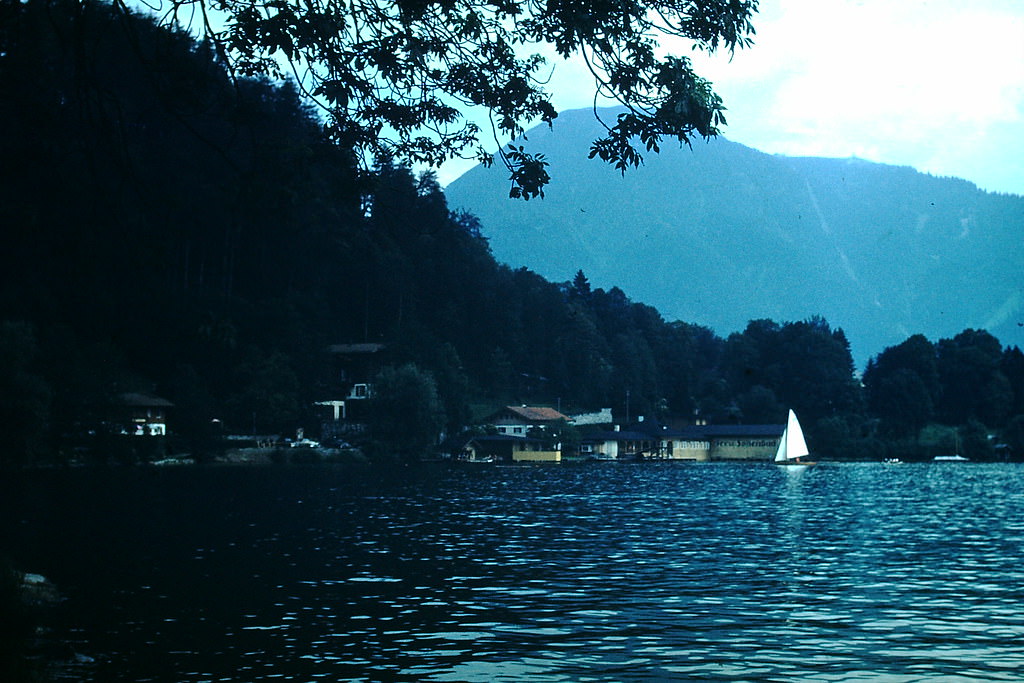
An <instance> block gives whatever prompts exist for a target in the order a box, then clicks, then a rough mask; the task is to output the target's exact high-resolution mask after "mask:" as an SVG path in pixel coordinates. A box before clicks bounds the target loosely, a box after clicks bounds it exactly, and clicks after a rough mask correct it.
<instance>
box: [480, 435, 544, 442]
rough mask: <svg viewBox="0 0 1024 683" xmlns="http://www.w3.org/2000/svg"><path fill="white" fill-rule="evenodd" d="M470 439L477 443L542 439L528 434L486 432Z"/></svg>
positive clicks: (535, 440)
mask: <svg viewBox="0 0 1024 683" xmlns="http://www.w3.org/2000/svg"><path fill="white" fill-rule="evenodd" d="M469 441H476V442H477V443H496V442H500V441H515V442H516V443H540V442H541V441H542V439H534V438H531V437H528V436H513V435H512V434H485V435H483V436H474V437H473V438H471V439H470V440H469ZM467 443H468V442H467Z"/></svg>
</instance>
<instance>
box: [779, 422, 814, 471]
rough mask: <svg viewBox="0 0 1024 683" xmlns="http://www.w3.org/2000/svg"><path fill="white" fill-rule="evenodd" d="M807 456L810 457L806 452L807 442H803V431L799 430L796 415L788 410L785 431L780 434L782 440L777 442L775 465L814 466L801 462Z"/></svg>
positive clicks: (811, 463) (810, 463)
mask: <svg viewBox="0 0 1024 683" xmlns="http://www.w3.org/2000/svg"><path fill="white" fill-rule="evenodd" d="M807 455H810V451H808V450H807V441H806V440H804V430H803V429H801V428H800V421H799V420H797V419H796V413H794V412H793V411H792V410H790V411H789V420H788V421H787V422H786V429H785V430H784V431H783V432H782V439H780V440H779V449H778V450H777V451H775V464H776V465H790V466H793V465H796V466H807V465H814V464H816V463H813V462H807V461H805V460H801V458H803V457H805V456H807Z"/></svg>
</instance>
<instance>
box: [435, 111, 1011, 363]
mask: <svg viewBox="0 0 1024 683" xmlns="http://www.w3.org/2000/svg"><path fill="white" fill-rule="evenodd" d="M600 113H601V115H602V117H604V118H605V119H606V120H614V116H615V111H614V110H603V111H601V112H600ZM599 132H600V124H599V123H598V122H597V121H595V119H594V117H593V112H592V111H591V110H589V109H588V110H576V111H570V112H566V113H563V114H562V115H560V116H559V118H558V119H557V120H556V122H555V126H554V128H553V130H549V129H548V128H547V127H546V126H542V127H538V128H535V129H533V130H531V131H529V132H528V133H527V135H526V136H525V140H524V141H523V142H522V144H524V146H526V148H527V150H529V151H533V152H540V153H543V154H544V155H546V157H547V159H548V161H549V162H550V163H551V169H552V177H553V180H552V182H551V184H550V186H549V187H548V188H547V190H546V198H544V199H543V200H538V201H530V202H522V201H516V200H506V199H504V197H505V196H506V195H507V182H508V181H507V178H506V173H505V169H504V168H503V167H501V166H500V164H497V165H495V167H492V168H489V169H488V168H484V167H480V166H478V167H476V168H473V169H471V170H470V171H469V172H467V173H466V174H464V175H463V176H462V177H460V178H458V179H457V180H455V181H454V182H452V183H451V184H450V185H449V186H448V187H447V188H446V190H445V193H446V195H447V198H448V202H449V205H450V206H451V207H452V208H453V209H459V208H461V209H465V210H466V211H469V212H470V213H473V214H475V215H476V216H477V217H478V218H480V220H481V222H482V224H483V233H484V234H485V235H486V236H487V237H488V238H489V240H490V244H491V248H492V250H493V253H494V255H495V256H496V257H497V258H498V259H499V260H500V261H504V262H506V263H508V264H510V265H512V266H526V267H528V268H530V269H532V270H535V271H537V272H538V273H539V274H541V275H543V276H545V277H547V278H549V279H552V280H555V281H565V280H569V279H571V278H572V277H573V275H574V273H575V272H576V271H577V270H580V269H581V270H583V272H584V273H585V274H586V276H587V277H588V279H589V280H590V281H591V282H592V283H593V284H594V285H595V286H599V287H606V288H607V287H612V286H618V287H620V288H621V289H623V290H624V291H625V293H626V294H627V295H628V296H629V297H630V298H632V299H633V300H638V301H642V302H644V303H647V304H650V305H652V306H654V307H656V308H657V309H658V310H659V311H660V312H661V313H662V314H663V315H664V316H665V317H666V318H668V319H679V320H683V321H686V322H693V323H698V324H701V325H706V326H709V327H711V328H712V329H714V330H715V331H716V332H718V333H719V334H723V335H725V334H728V333H730V332H732V331H737V330H741V329H743V328H744V327H745V325H746V323H747V322H748V321H749V320H752V319H758V318H770V319H773V320H778V321H788V320H802V319H805V318H808V317H810V316H814V315H821V316H824V317H825V318H826V319H827V320H828V321H829V322H830V323H831V324H832V325H833V326H836V327H841V328H843V330H844V331H845V332H846V334H847V336H848V337H849V339H850V343H851V346H852V350H853V353H854V357H855V358H856V359H857V362H858V364H859V365H862V364H863V363H864V362H865V361H866V359H867V358H868V357H869V356H872V355H875V354H877V353H879V352H880V351H882V350H883V349H884V348H885V347H887V346H891V345H893V344H897V343H899V342H901V341H903V340H904V339H906V338H907V337H908V336H910V335H911V334H916V333H921V334H924V335H926V336H928V337H930V338H933V339H935V338H940V337H947V336H952V335H954V334H956V333H958V332H959V331H961V330H963V329H965V328H967V327H973V328H984V329H987V330H988V331H990V332H991V333H992V334H994V335H995V336H996V337H997V338H999V340H1000V341H1001V342H1003V343H1004V344H1007V345H1024V327H1022V324H1024V284H1022V282H1024V281H1022V278H1021V274H1022V273H1024V249H1022V236H1024V198H1022V197H1020V196H1015V195H1000V194H992V193H987V192H983V191H981V190H979V189H978V188H977V187H976V186H974V185H973V184H972V183H970V182H968V181H965V180H960V179H955V178H937V177H933V176H930V175H926V174H922V173H919V172H917V171H915V170H914V169H912V168H909V167H898V166H888V165H883V164H877V163H872V162H867V161H863V160H861V159H856V158H851V159H822V158H796V157H785V156H779V155H769V154H765V153H762V152H759V151H757V150H755V149H751V148H749V147H745V146H743V145H740V144H737V143H734V142H730V141H728V140H725V139H722V138H718V139H715V140H712V141H710V142H707V143H705V142H703V141H697V142H694V144H693V147H692V149H691V148H688V147H685V146H683V147H675V146H673V145H670V144H668V143H666V144H665V146H664V147H663V148H662V151H661V154H647V155H645V164H644V165H643V166H641V167H640V168H638V169H633V170H630V171H628V172H627V173H626V174H625V176H623V175H621V174H620V173H619V172H617V171H616V170H615V169H613V168H611V167H609V166H607V165H606V164H604V163H603V162H600V161H599V160H590V159H588V158H587V153H588V150H589V146H590V142H591V141H592V140H593V139H594V138H596V137H597V136H598V134H599ZM517 144H519V143H517ZM950 144H955V143H952V142H951V143H950Z"/></svg>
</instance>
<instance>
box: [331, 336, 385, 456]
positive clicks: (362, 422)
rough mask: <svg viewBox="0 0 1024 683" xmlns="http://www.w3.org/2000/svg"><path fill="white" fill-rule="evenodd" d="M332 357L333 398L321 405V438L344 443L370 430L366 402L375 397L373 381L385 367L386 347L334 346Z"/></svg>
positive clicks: (375, 345)
mask: <svg viewBox="0 0 1024 683" xmlns="http://www.w3.org/2000/svg"><path fill="white" fill-rule="evenodd" d="M327 350H328V353H329V354H330V356H331V363H330V377H329V378H328V382H327V384H328V386H330V387H331V394H329V396H330V398H328V399H326V400H323V401H317V402H316V403H315V405H316V406H318V407H319V409H320V417H321V423H320V435H321V437H322V438H325V439H340V438H342V437H344V436H349V435H352V434H358V433H361V432H364V431H365V430H366V401H367V399H369V398H371V397H372V396H373V378H374V377H376V376H377V373H378V372H380V370H381V367H382V366H383V363H384V356H385V350H386V347H385V346H384V344H333V345H331V346H330V347H328V349H327Z"/></svg>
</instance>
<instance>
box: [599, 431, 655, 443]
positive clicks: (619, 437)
mask: <svg viewBox="0 0 1024 683" xmlns="http://www.w3.org/2000/svg"><path fill="white" fill-rule="evenodd" d="M654 438H655V437H654V436H651V435H650V434H647V433H646V432H635V431H629V430H626V431H621V430H620V431H617V432H616V431H611V430H609V431H604V432H594V433H593V434H588V435H587V436H585V437H583V439H582V440H583V441H647V440H650V439H654Z"/></svg>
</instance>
